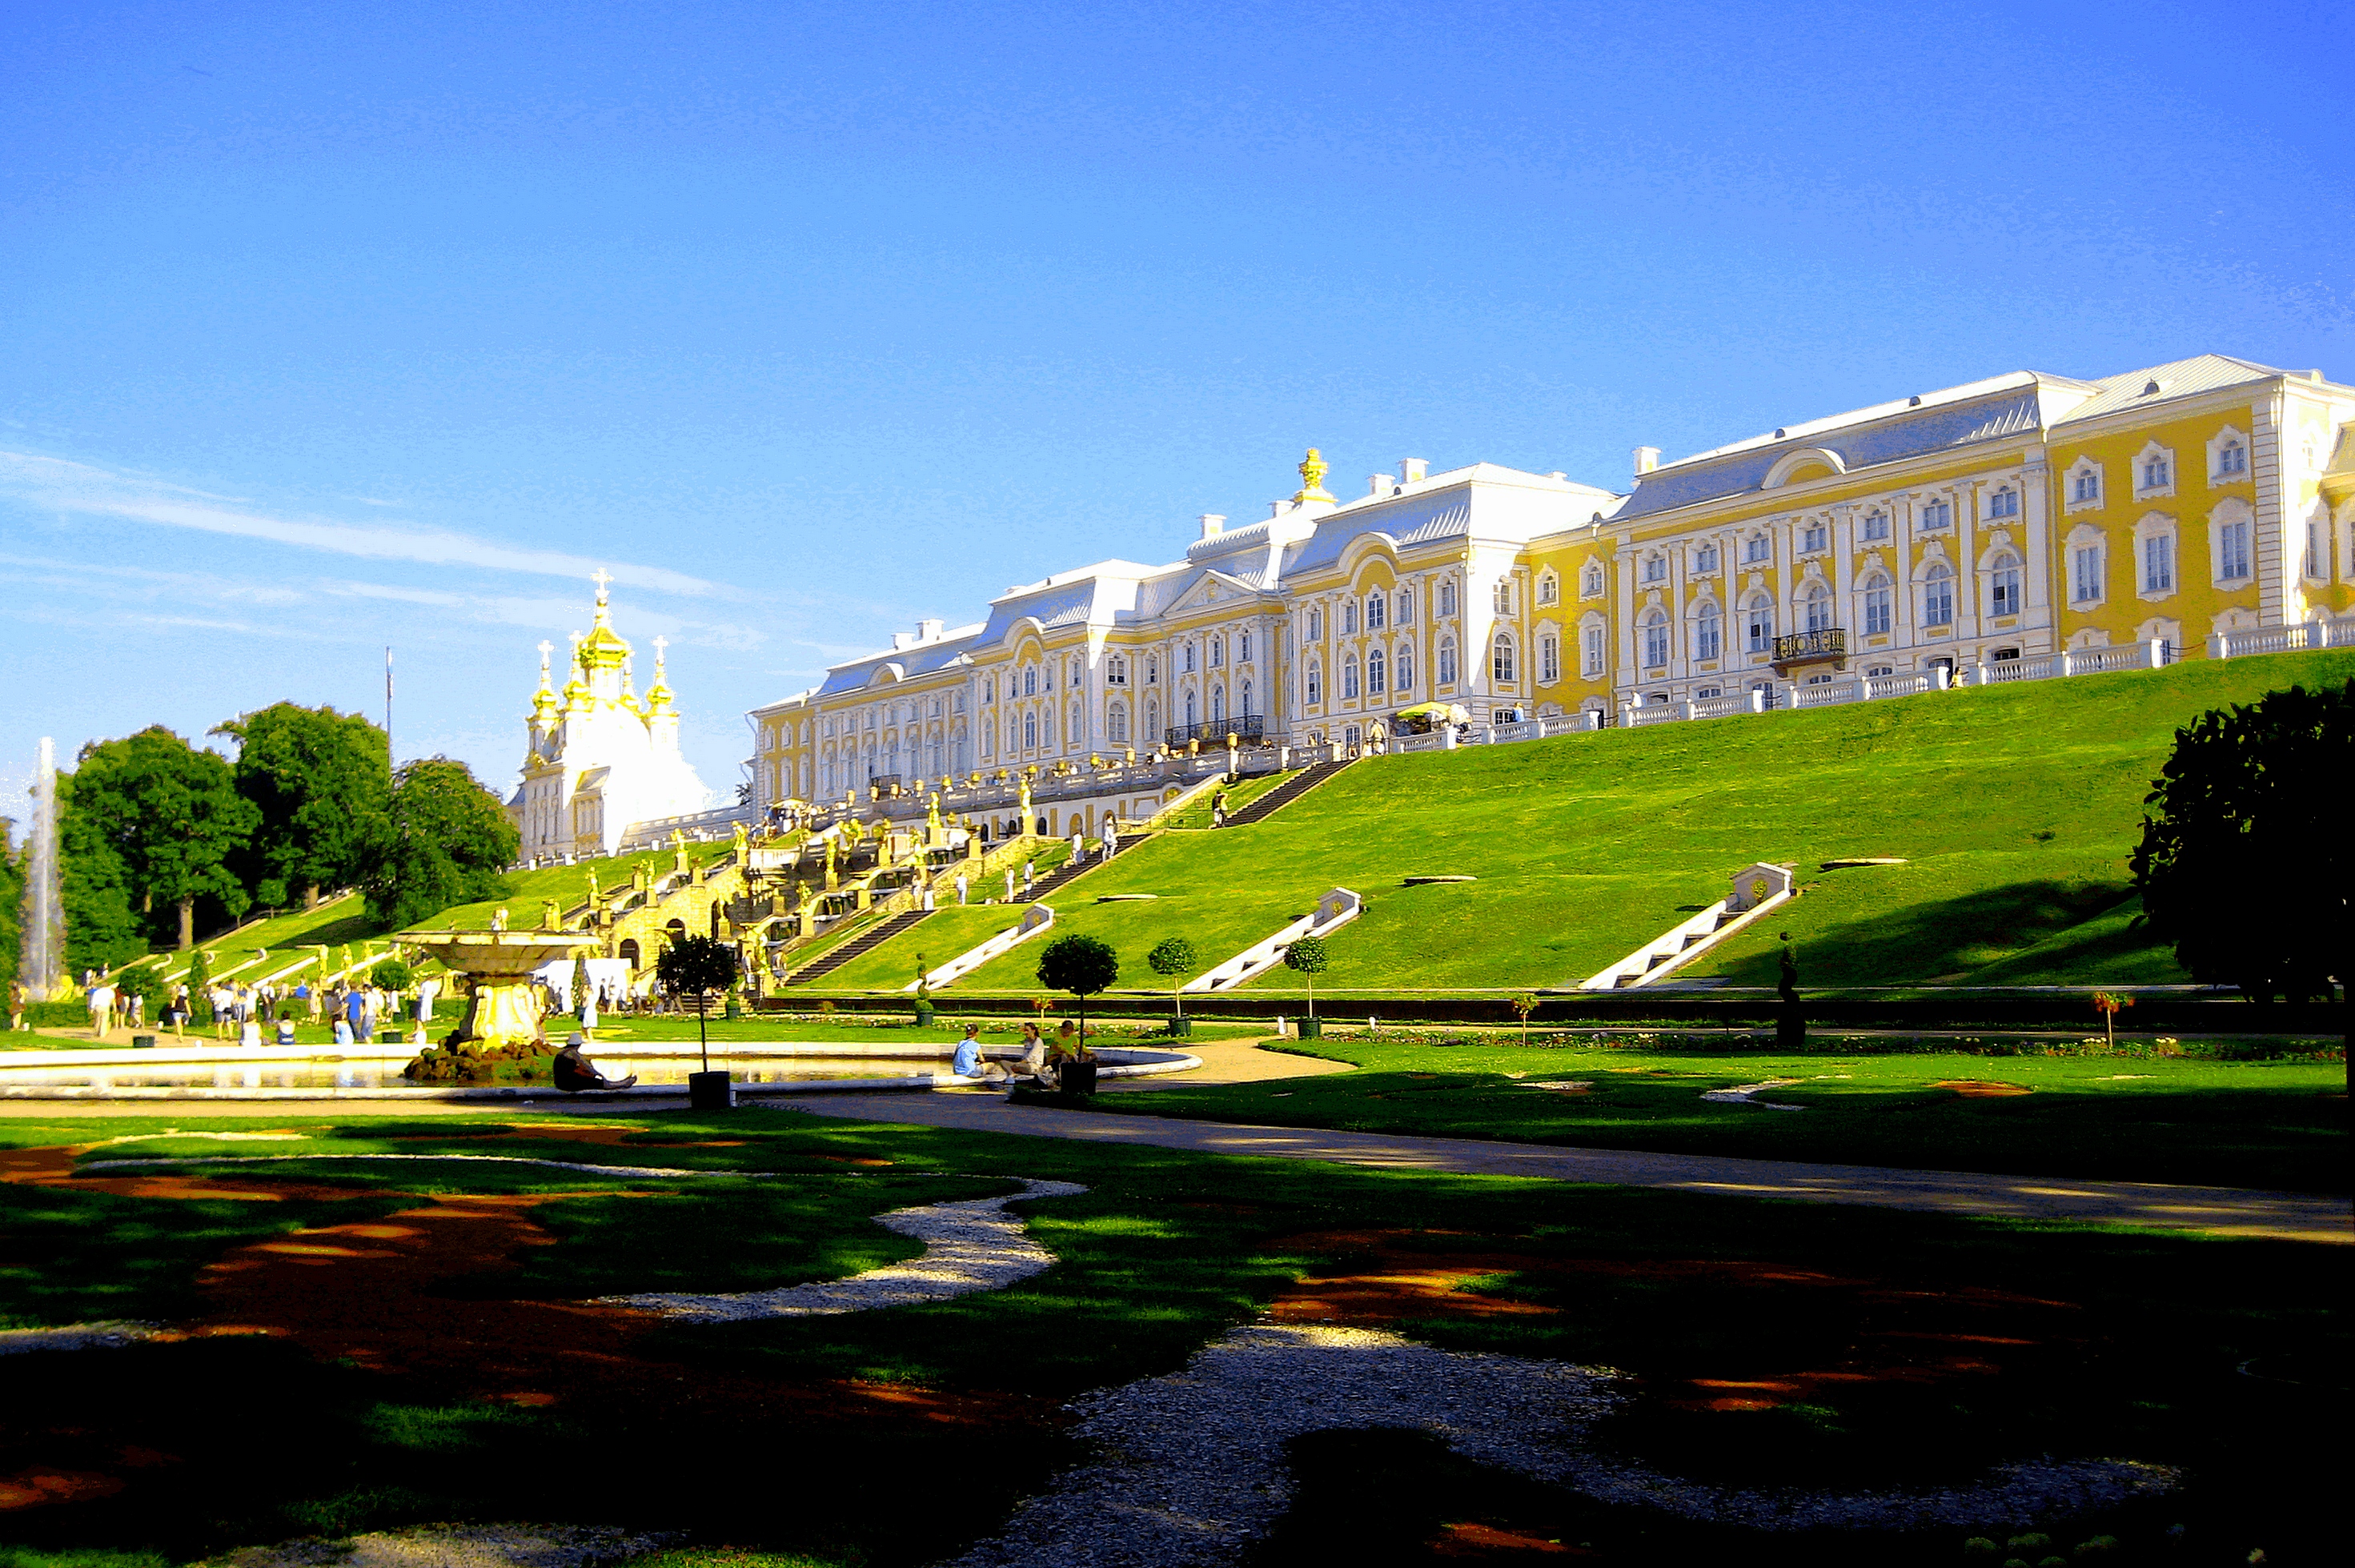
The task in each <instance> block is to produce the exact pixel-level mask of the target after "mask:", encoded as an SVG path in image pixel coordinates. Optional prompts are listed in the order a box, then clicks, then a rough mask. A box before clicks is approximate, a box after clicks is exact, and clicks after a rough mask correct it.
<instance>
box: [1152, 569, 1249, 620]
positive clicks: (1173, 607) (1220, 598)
mask: <svg viewBox="0 0 2355 1568" xmlns="http://www.w3.org/2000/svg"><path fill="white" fill-rule="evenodd" d="M1262 597H1263V594H1262V593H1261V592H1260V590H1258V589H1257V588H1254V587H1252V585H1251V584H1250V583H1248V582H1245V581H1242V580H1241V578H1239V577H1230V576H1228V575H1227V574H1226V573H1225V572H1223V571H1213V570H1205V571H1203V573H1202V575H1201V576H1199V577H1198V578H1196V579H1195V580H1194V581H1191V582H1189V583H1188V584H1187V585H1186V589H1185V592H1182V593H1180V594H1178V595H1177V598H1175V599H1173V600H1171V601H1170V603H1169V608H1168V609H1167V610H1165V611H1163V612H1162V613H1163V614H1165V615H1183V614H1186V613H1189V612H1192V611H1196V610H1209V609H1215V608H1217V607H1218V606H1219V605H1221V604H1230V603H1235V602H1237V601H1239V600H1244V599H1259V598H1262Z"/></svg>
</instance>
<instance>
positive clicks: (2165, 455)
mask: <svg viewBox="0 0 2355 1568" xmlns="http://www.w3.org/2000/svg"><path fill="white" fill-rule="evenodd" d="M2154 459H2155V460H2157V461H2158V462H2161V463H2164V464H2167V482H2166V483H2165V484H2162V485H2149V484H2146V483H2144V478H2145V475H2147V474H2148V473H2149V472H2150V464H2151V463H2152V461H2153V460H2154ZM2182 476H2183V473H2182V470H2181V469H2180V468H2179V466H2177V464H2176V461H2175V449H2174V448H2173V447H2171V446H2161V445H2159V444H2158V443H2157V442H2155V441H2152V442H2146V443H2143V449H2142V450H2141V451H2140V452H2137V453H2135V456H2134V464H2133V466H2132V468H2131V469H2130V470H2129V471H2128V477H2129V478H2130V479H2131V480H2132V481H2133V484H2134V498H2135V499H2136V500H2137V501H2157V500H2162V499H2165V498H2166V497H2168V496H2173V495H2174V494H2175V485H2176V481H2177V480H2179V479H2180V478H2181V477H2182ZM2138 526H2139V525H2137V527H2138ZM2136 559H2137V561H2139V560H2140V559H2141V557H2140V555H2139V553H2137V557H2136ZM2137 581H2140V576H2139V567H2137Z"/></svg>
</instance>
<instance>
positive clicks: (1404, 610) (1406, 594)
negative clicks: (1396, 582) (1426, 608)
mask: <svg viewBox="0 0 2355 1568" xmlns="http://www.w3.org/2000/svg"><path fill="white" fill-rule="evenodd" d="M1394 619H1395V620H1396V621H1397V622H1398V624H1400V625H1401V626H1411V625H1412V624H1414V593H1413V591H1412V590H1411V589H1405V588H1401V589H1400V590H1399V591H1398V614H1397V615H1396V616H1395V617H1394Z"/></svg>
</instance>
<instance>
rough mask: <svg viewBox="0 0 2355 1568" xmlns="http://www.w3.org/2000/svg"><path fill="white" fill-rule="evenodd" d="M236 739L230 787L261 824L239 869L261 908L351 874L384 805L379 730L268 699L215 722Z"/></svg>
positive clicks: (388, 784)
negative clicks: (266, 703) (258, 706)
mask: <svg viewBox="0 0 2355 1568" xmlns="http://www.w3.org/2000/svg"><path fill="white" fill-rule="evenodd" d="M213 733H214V734H216V735H228V736H230V737H231V738H233V739H234V740H235V741H237V743H238V750H237V767H236V770H235V777H236V781H237V791H238V793H239V794H240V795H243V796H244V797H245V798H246V799H248V800H250V801H251V802H252V803H253V805H254V809H255V810H256V811H258V812H260V813H261V821H260V823H259V825H258V826H257V827H255V829H254V834H253V838H252V841H251V843H250V846H249V847H248V848H247V851H246V854H245V856H244V859H243V866H242V869H243V870H244V872H245V875H246V878H247V880H248V884H249V885H250V887H251V888H252V889H253V891H254V895H255V897H256V899H257V900H258V901H260V902H261V903H262V904H263V905H265V906H269V907H276V906H278V905H280V904H282V903H284V902H286V901H287V891H288V890H289V889H293V888H300V889H301V890H303V901H304V904H305V905H306V906H307V905H311V904H315V903H317V902H318V901H319V890H320V889H321V888H322V887H334V886H339V885H342V884H344V883H346V882H349V881H351V880H353V879H354V878H355V877H356V876H357V874H358V872H359V869H360V866H361V863H362V861H361V851H362V848H363V846H365V845H366V844H367V843H368V837H369V836H370V834H372V833H374V832H376V831H377V830H378V826H379V823H380V820H381V819H382V817H383V816H384V814H385V812H386V810H387V809H388V807H389V805H390V801H391V795H392V767H391V763H390V760H389V744H390V743H389V741H387V740H386V738H385V733H384V731H382V730H379V729H378V728H377V727H376V726H375V725H373V724H371V723H369V722H368V720H366V719H363V718H361V717H360V716H359V715H358V714H357V713H338V712H336V710H335V709H332V708H303V707H298V706H297V705H295V704H294V703H292V702H275V703H272V704H271V705H270V706H269V707H267V708H264V709H258V710H257V711H255V712H252V713H248V714H244V715H242V716H240V717H239V718H236V719H232V720H229V722H228V723H226V724H221V725H218V726H216V727H215V729H214V730H213Z"/></svg>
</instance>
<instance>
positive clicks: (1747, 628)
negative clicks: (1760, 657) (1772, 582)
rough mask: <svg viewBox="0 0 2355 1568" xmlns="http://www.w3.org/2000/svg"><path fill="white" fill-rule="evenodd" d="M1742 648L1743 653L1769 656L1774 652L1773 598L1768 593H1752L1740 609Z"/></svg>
mask: <svg viewBox="0 0 2355 1568" xmlns="http://www.w3.org/2000/svg"><path fill="white" fill-rule="evenodd" d="M1742 651H1743V652H1745V653H1752V654H1769V653H1773V652H1774V595H1772V594H1770V593H1753V594H1752V595H1751V596H1750V602H1749V603H1746V604H1744V605H1743V606H1742Z"/></svg>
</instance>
